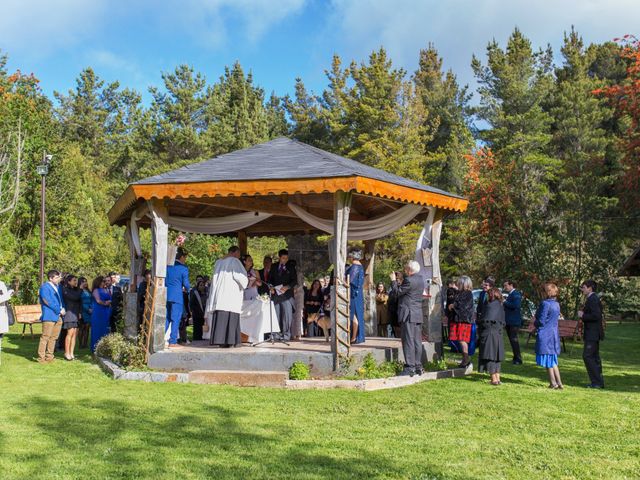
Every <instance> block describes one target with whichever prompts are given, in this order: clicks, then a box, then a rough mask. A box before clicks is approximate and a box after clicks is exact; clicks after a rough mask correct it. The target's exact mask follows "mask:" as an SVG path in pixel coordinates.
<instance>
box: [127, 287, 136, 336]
mask: <svg viewBox="0 0 640 480" xmlns="http://www.w3.org/2000/svg"><path fill="white" fill-rule="evenodd" d="M124 300H125V301H124V305H125V307H124V336H125V338H127V339H129V340H135V339H136V337H137V336H138V294H137V293H135V292H127V293H125V299H124Z"/></svg>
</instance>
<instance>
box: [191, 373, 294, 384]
mask: <svg viewBox="0 0 640 480" xmlns="http://www.w3.org/2000/svg"><path fill="white" fill-rule="evenodd" d="M288 379H289V372H278V371H264V372H260V371H234V370H193V371H191V372H189V382H190V383H200V384H217V385H236V386H238V387H283V386H284V385H285V382H286V381H287V380H288Z"/></svg>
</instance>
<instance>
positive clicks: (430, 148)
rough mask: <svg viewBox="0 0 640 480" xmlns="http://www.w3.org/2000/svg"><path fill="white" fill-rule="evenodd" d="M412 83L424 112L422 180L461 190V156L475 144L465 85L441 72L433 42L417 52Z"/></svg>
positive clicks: (454, 190)
mask: <svg viewBox="0 0 640 480" xmlns="http://www.w3.org/2000/svg"><path fill="white" fill-rule="evenodd" d="M413 82H414V84H415V88H416V95H417V97H418V99H419V101H420V102H421V103H422V105H423V107H424V112H425V115H426V116H425V120H424V128H423V133H422V145H423V153H424V154H425V156H426V162H425V166H424V177H425V181H426V182H427V183H429V184H432V185H434V186H436V187H438V188H442V189H444V190H447V191H450V192H453V193H461V192H462V189H463V183H464V175H465V170H466V162H465V161H464V156H465V155H466V154H468V153H469V152H470V151H471V149H472V148H473V145H474V142H473V136H472V134H471V130H470V129H469V126H468V113H469V105H468V104H469V100H470V95H469V93H468V92H467V87H466V86H465V87H460V86H459V85H458V81H457V78H456V76H455V74H454V73H453V72H452V71H451V70H448V71H447V72H444V71H443V69H442V58H441V57H440V56H439V55H438V51H437V50H436V48H435V47H434V46H433V45H432V44H430V45H429V46H428V47H427V48H426V49H425V50H421V51H420V60H419V68H418V70H417V71H416V72H415V74H414V76H413Z"/></svg>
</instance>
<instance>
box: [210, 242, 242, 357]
mask: <svg viewBox="0 0 640 480" xmlns="http://www.w3.org/2000/svg"><path fill="white" fill-rule="evenodd" d="M248 284H249V278H248V277H247V269H246V268H245V267H244V265H242V262H241V261H240V248H238V247H237V246H235V245H234V246H232V247H230V248H229V250H228V253H227V255H226V256H225V257H223V258H221V259H220V260H218V261H216V263H215V266H214V269H213V282H212V284H211V294H210V295H209V298H208V299H207V306H206V309H205V314H206V315H210V314H211V315H212V317H211V322H212V323H211V326H210V328H209V329H208V332H207V333H208V334H209V339H210V340H209V343H210V344H211V345H219V346H220V347H223V348H228V347H235V346H241V345H242V343H241V338H240V312H241V311H242V301H243V291H244V289H245V288H246V287H247V285H248Z"/></svg>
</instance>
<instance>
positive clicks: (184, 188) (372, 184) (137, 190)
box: [108, 176, 469, 225]
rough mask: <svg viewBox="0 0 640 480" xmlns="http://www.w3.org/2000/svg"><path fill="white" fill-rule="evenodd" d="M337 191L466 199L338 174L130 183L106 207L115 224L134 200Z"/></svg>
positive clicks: (456, 204)
mask: <svg viewBox="0 0 640 480" xmlns="http://www.w3.org/2000/svg"><path fill="white" fill-rule="evenodd" d="M338 190H343V191H345V192H348V191H354V192H357V193H362V194H365V195H371V196H375V197H381V198H388V199H391V200H397V201H400V202H405V203H415V204H418V205H426V206H434V207H438V208H444V209H447V210H454V211H458V212H464V211H465V210H466V209H467V206H468V204H469V201H468V200H466V199H463V198H458V197H450V196H448V195H443V194H440V193H435V192H425V191H424V190H418V189H415V188H409V187H403V186H400V185H395V184H392V183H387V182H383V181H380V180H374V179H371V178H365V177H357V176H354V177H337V178H313V179H291V180H247V181H232V182H201V183H163V184H132V185H129V186H128V187H127V189H126V190H125V191H124V193H123V194H122V196H121V197H120V198H119V199H118V200H117V201H116V203H115V204H114V205H113V207H111V210H109V214H108V216H109V221H110V222H111V224H112V225H113V224H115V223H116V222H118V221H119V220H121V217H122V215H123V214H124V213H125V212H126V211H127V210H129V209H130V208H131V207H132V206H133V205H134V204H135V203H136V201H137V200H139V199H144V200H151V199H152V198H157V199H165V198H168V199H172V198H190V197H193V198H202V197H230V196H238V197H240V196H243V197H247V196H249V197H252V196H255V195H282V194H285V193H286V194H290V195H293V194H295V193H302V194H306V193H324V192H330V193H334V192H337V191H338Z"/></svg>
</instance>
